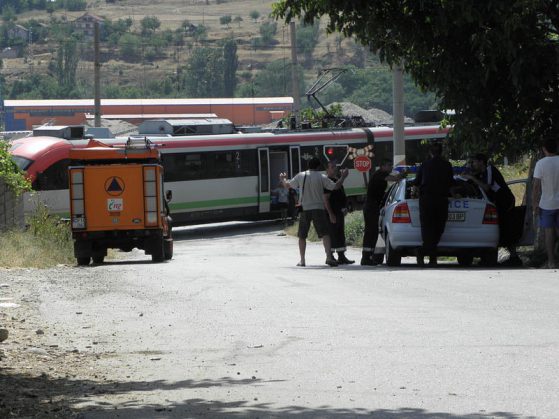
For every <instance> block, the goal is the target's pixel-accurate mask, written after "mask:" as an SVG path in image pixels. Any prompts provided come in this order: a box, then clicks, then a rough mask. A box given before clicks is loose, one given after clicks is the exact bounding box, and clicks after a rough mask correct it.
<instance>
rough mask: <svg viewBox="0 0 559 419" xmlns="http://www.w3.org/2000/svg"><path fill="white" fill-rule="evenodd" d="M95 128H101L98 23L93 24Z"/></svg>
mask: <svg viewBox="0 0 559 419" xmlns="http://www.w3.org/2000/svg"><path fill="white" fill-rule="evenodd" d="M94 44H95V64H94V68H93V71H94V73H95V76H94V79H95V100H94V101H95V126H96V127H100V126H101V62H100V58H99V22H95V40H94Z"/></svg>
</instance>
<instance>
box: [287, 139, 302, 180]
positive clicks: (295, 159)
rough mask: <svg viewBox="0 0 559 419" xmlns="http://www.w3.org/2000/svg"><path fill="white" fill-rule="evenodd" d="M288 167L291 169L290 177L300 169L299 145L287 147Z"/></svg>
mask: <svg viewBox="0 0 559 419" xmlns="http://www.w3.org/2000/svg"><path fill="white" fill-rule="evenodd" d="M289 167H290V169H291V172H290V173H289V177H290V178H292V177H293V176H295V175H296V174H297V173H299V172H300V171H301V147H299V146H292V147H289Z"/></svg>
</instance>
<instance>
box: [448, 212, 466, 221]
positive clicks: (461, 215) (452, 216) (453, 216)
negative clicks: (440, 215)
mask: <svg viewBox="0 0 559 419" xmlns="http://www.w3.org/2000/svg"><path fill="white" fill-rule="evenodd" d="M447 221H466V213H465V212H449V213H448V218H447Z"/></svg>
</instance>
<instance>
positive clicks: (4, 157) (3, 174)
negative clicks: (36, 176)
mask: <svg viewBox="0 0 559 419" xmlns="http://www.w3.org/2000/svg"><path fill="white" fill-rule="evenodd" d="M0 178H2V180H3V181H4V182H5V183H6V185H8V187H9V188H10V189H11V190H12V191H13V192H14V193H15V194H16V195H18V196H19V195H21V194H22V193H23V192H25V191H28V190H30V189H31V183H30V182H29V180H28V179H27V178H26V177H25V174H24V173H23V172H22V171H21V170H19V168H18V167H17V165H16V163H15V162H14V160H13V159H12V156H11V155H10V153H9V147H8V143H6V142H4V141H0Z"/></svg>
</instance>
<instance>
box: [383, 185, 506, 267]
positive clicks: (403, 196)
mask: <svg viewBox="0 0 559 419" xmlns="http://www.w3.org/2000/svg"><path fill="white" fill-rule="evenodd" d="M412 186H413V179H409V178H407V179H403V180H401V181H399V182H396V183H394V184H393V185H392V186H391V187H390V189H389V190H388V192H387V193H386V195H385V202H384V205H383V207H382V208H381V211H380V218H379V229H380V234H379V243H378V244H377V249H376V250H375V260H376V261H377V263H382V260H383V258H386V264H387V265H388V266H398V265H400V263H401V259H402V257H403V256H416V255H417V250H418V249H419V248H420V247H421V246H422V240H421V224H420V221H419V200H418V199H417V197H415V196H414V193H413V188H412ZM452 192H453V195H454V196H453V197H449V198H448V220H447V222H446V227H445V231H444V233H443V236H442V237H441V241H440V242H439V246H438V248H437V254H438V255H441V256H456V257H457V258H458V263H459V264H460V265H463V266H469V265H471V264H472V261H473V258H474V257H481V261H482V263H483V264H484V265H493V264H496V263H497V256H498V252H497V245H498V243H499V226H498V219H497V209H496V207H495V205H493V204H492V203H491V202H490V201H489V200H488V198H487V195H486V194H485V193H484V192H483V190H481V189H480V188H479V187H478V186H476V185H474V184H473V183H470V182H468V181H466V180H464V179H462V178H460V177H456V178H455V185H454V186H453V188H452ZM383 241H384V243H382V242H383ZM383 244H384V246H383ZM383 247H384V255H383V254H382V253H380V254H379V253H378V252H379V250H380V251H382V248H383Z"/></svg>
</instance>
